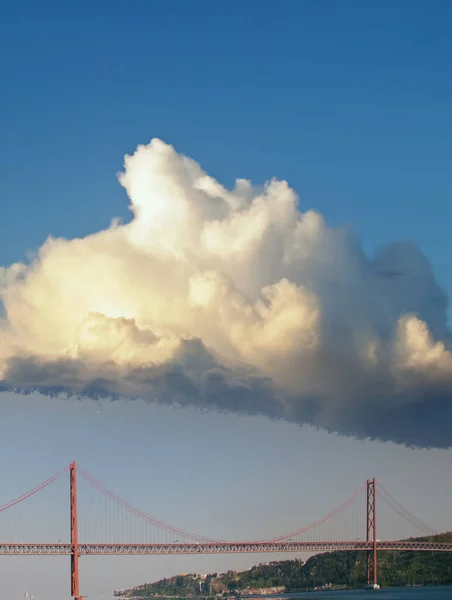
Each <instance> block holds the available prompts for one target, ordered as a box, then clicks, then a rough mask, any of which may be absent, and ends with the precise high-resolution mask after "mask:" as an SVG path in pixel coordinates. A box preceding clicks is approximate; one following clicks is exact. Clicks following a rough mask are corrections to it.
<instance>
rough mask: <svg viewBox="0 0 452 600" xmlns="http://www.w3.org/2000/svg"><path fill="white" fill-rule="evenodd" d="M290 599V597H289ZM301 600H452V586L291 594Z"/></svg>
mask: <svg viewBox="0 0 452 600" xmlns="http://www.w3.org/2000/svg"><path fill="white" fill-rule="evenodd" d="M288 597H289V595H288ZM290 597H291V598H300V600H302V599H303V600H308V599H311V598H312V600H430V599H431V600H452V586H445V587H442V586H441V587H440V586H438V587H436V586H432V587H413V588H383V589H381V590H377V591H373V590H353V591H344V592H342V591H340V592H306V593H302V594H290Z"/></svg>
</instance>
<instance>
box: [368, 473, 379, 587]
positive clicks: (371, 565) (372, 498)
mask: <svg viewBox="0 0 452 600" xmlns="http://www.w3.org/2000/svg"><path fill="white" fill-rule="evenodd" d="M376 500H377V482H376V480H375V477H374V478H373V479H368V480H367V508H366V516H367V519H366V521H367V527H366V541H367V543H368V544H369V543H370V542H372V548H369V550H368V551H367V565H366V566H367V569H366V571H367V585H370V584H371V583H373V584H374V585H377V569H378V567H377V504H376ZM372 571H373V581H371V574H372Z"/></svg>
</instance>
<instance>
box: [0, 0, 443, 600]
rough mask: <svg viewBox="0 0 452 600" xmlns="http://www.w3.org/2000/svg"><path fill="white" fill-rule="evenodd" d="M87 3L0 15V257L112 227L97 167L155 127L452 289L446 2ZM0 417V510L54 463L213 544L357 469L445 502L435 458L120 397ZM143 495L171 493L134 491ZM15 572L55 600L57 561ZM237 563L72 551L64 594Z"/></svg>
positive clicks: (346, 487) (432, 505)
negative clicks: (288, 189)
mask: <svg viewBox="0 0 452 600" xmlns="http://www.w3.org/2000/svg"><path fill="white" fill-rule="evenodd" d="M95 4H96V7H93V6H92V5H91V3H85V2H78V3H77V6H76V7H75V6H73V7H70V8H68V7H63V6H62V5H61V4H60V3H52V2H44V3H40V4H39V6H38V5H36V3H31V2H21V3H20V5H17V6H12V5H10V6H9V7H6V8H4V9H3V16H2V20H1V23H0V71H1V73H2V94H1V95H0V132H1V135H0V157H1V160H0V265H5V266H6V265H9V264H11V263H13V262H16V261H22V260H24V259H25V258H26V256H27V253H29V252H30V251H33V250H36V249H37V248H38V247H39V246H40V245H41V244H42V243H43V242H44V240H45V239H46V237H47V236H48V235H49V234H50V235H52V236H56V237H59V236H61V237H66V238H72V237H77V236H84V235H86V234H88V233H92V232H95V231H98V230H100V229H101V228H104V227H107V226H108V225H109V223H110V221H111V219H112V218H113V217H116V216H120V217H122V218H124V219H125V220H127V219H128V218H129V217H130V215H129V213H128V209H127V204H128V201H127V198H126V195H125V193H124V190H123V189H122V188H121V187H120V186H119V185H118V182H117V179H116V173H117V172H118V171H119V170H120V169H121V168H122V162H123V156H124V154H125V153H130V152H132V151H133V150H134V149H135V147H136V146H137V144H139V143H147V142H148V141H149V140H150V139H151V138H152V137H155V136H157V137H161V138H162V139H164V140H165V141H166V142H169V143H171V144H174V145H175V147H176V148H177V150H178V151H180V152H183V153H186V154H188V155H189V156H192V157H193V158H195V159H196V160H197V161H199V162H200V163H201V165H202V166H203V167H204V168H205V169H206V170H207V171H208V172H209V173H210V174H212V175H213V176H215V177H216V178H218V179H219V180H220V181H222V182H224V183H226V184H227V185H230V184H232V183H233V181H234V179H235V178H236V177H246V178H250V179H252V180H253V181H254V182H256V183H262V182H264V181H266V180H268V179H269V178H271V177H272V176H276V177H278V178H283V179H287V180H288V181H289V183H290V185H291V186H293V187H294V188H295V189H296V190H297V192H298V193H299V195H300V206H301V208H302V209H303V210H305V209H308V208H315V209H317V210H319V211H320V212H321V213H322V214H323V215H324V216H325V218H326V219H327V221H328V222H329V223H331V224H332V225H339V224H350V225H352V226H353V227H354V228H355V229H356V230H357V231H358V232H359V235H360V236H361V238H362V242H363V246H364V248H365V249H366V251H368V252H369V253H372V252H374V250H375V249H376V248H378V247H379V246H381V245H383V244H385V243H387V242H389V241H392V240H398V239H410V240H413V241H415V242H416V243H417V244H418V245H419V246H420V248H421V249H422V251H423V252H425V254H426V255H427V256H428V258H429V260H430V261H431V263H432V264H433V266H434V270H435V273H436V275H437V278H438V280H439V281H440V283H441V285H442V286H443V288H444V289H445V290H446V291H447V292H448V294H449V295H450V294H451V293H452V279H451V277H450V267H451V261H450V257H451V256H452V240H451V236H450V232H449V229H450V221H451V216H452V208H451V203H450V198H451V192H452V179H451V171H450V156H451V148H452V114H451V108H450V107H451V95H452V82H451V78H450V72H451V67H452V64H451V63H452V58H451V57H452V47H451V45H452V43H451V39H452V37H451V33H452V32H451V22H452V21H451V16H452V14H451V11H452V9H451V4H450V3H449V2H447V1H441V0H437V1H436V2H435V3H429V2H426V1H424V2H419V1H417V0H398V1H395V2H390V1H381V2H377V1H367V2H358V1H354V2H352V1H344V2H337V1H331V2H326V1H318V2H314V1H308V0H305V1H303V2H300V1H291V0H286V1H285V2H281V3H279V2H274V1H272V2H270V1H266V0H264V1H259V2H257V1H254V0H248V1H247V2H246V3H243V2H238V1H232V2H222V1H218V2H203V1H200V0H194V1H193V2H191V3H186V2H182V1H180V2H174V1H173V2H171V1H167V2H153V3H147V2H134V3H131V5H126V4H125V3H119V2H115V3H110V2H109V3H106V2H97V3H95ZM0 407H1V411H2V418H1V420H0V432H1V435H0V445H1V447H2V452H1V457H0V462H1V472H2V477H3V480H4V482H5V481H7V482H8V485H6V486H5V485H2V489H1V491H0V498H1V501H2V502H3V501H6V500H8V499H9V498H10V497H11V496H14V495H15V494H16V493H20V492H21V491H22V490H23V488H24V487H25V488H27V487H31V486H32V485H34V484H35V483H38V482H39V481H40V480H41V479H45V478H46V477H47V476H48V475H50V474H52V473H53V472H54V471H56V470H58V469H59V468H61V466H63V465H65V464H66V463H68V462H70V461H71V460H74V459H77V460H79V461H80V462H81V463H83V464H84V465H85V467H86V468H87V469H88V470H89V471H92V472H93V474H94V475H96V476H98V477H99V479H101V480H103V481H105V483H106V484H107V485H109V486H110V487H113V488H114V489H115V490H116V491H118V492H119V493H121V494H122V495H123V496H126V497H127V498H130V499H131V500H132V501H133V502H135V503H136V504H139V505H140V506H142V507H143V508H144V509H146V510H149V511H150V512H152V513H153V514H155V515H156V516H157V517H159V518H162V519H163V520H168V521H170V522H175V524H176V525H180V526H181V527H182V528H186V529H194V530H195V531H196V530H197V528H200V529H201V531H200V533H204V532H205V533H206V535H212V536H215V535H216V534H217V532H216V531H214V528H215V527H216V526H218V523H219V522H221V521H223V520H224V523H227V522H229V520H230V519H234V523H235V525H234V536H237V537H241V535H240V533H241V532H242V531H243V530H244V529H246V528H247V532H249V535H250V536H251V535H253V534H254V533H255V534H256V536H258V535H265V531H263V530H262V527H263V526H264V525H262V527H261V523H264V524H265V521H266V520H268V518H269V515H270V519H271V520H272V528H271V530H272V531H273V530H279V529H282V530H285V529H286V527H288V528H289V529H292V527H293V526H297V525H298V524H299V521H301V522H302V523H304V522H305V521H310V520H314V519H315V518H316V517H318V516H321V514H323V512H325V511H326V512H327V511H328V510H329V508H331V507H332V505H334V504H335V503H338V502H340V501H341V500H342V499H343V498H345V497H346V496H347V495H348V494H349V492H351V491H353V489H355V488H356V487H357V486H358V485H359V484H360V483H361V482H362V480H363V479H366V477H368V476H372V475H374V474H375V475H377V476H380V474H381V477H382V478H383V479H384V481H385V482H386V485H387V487H391V486H393V487H391V489H394V486H395V488H396V489H395V490H394V494H395V495H397V496H398V497H400V498H401V499H402V500H404V501H406V502H407V503H408V504H409V503H410V502H411V505H410V506H411V507H413V510H414V509H417V512H418V513H419V516H421V517H422V518H424V519H425V520H426V521H429V518H430V520H431V521H432V520H433V521H435V522H434V523H433V524H437V526H441V525H442V524H444V522H445V518H446V515H445V505H444V498H445V497H446V495H447V494H450V493H451V492H452V481H451V478H450V459H451V458H452V454H451V451H430V452H426V451H420V450H416V451H414V450H408V449H404V448H401V447H396V446H394V445H391V444H386V445H381V444H376V443H371V442H366V443H361V442H356V441H353V440H347V439H343V438H339V437H332V436H328V435H327V434H325V433H321V432H316V431H314V430H309V429H299V428H297V427H295V426H292V425H284V424H274V423H270V422H268V421H265V420H264V419H260V418H255V419H252V418H246V419H239V418H236V417H232V416H218V415H203V416H200V415H198V414H197V413H195V412H194V411H172V410H171V409H168V408H161V407H149V406H145V405H141V404H139V403H137V404H135V405H133V404H127V405H126V404H114V405H106V406H104V407H103V408H102V409H101V411H100V413H99V414H97V408H96V405H94V404H92V403H75V404H73V405H70V404H69V403H67V404H63V403H61V402H58V401H55V400H48V399H45V398H42V397H39V396H35V397H28V398H25V399H24V398H20V397H15V398H12V397H11V396H10V395H9V394H3V395H0ZM448 465H449V466H448ZM402 478H403V479H402ZM420 482H422V484H421V485H422V487H421V489H419V486H420ZM159 486H163V489H165V490H167V494H168V497H170V498H171V502H169V501H168V497H166V496H164V495H163V494H162V493H161V492H160V493H158V494H156V495H155V496H154V495H153V494H154V491H153V490H154V489H155V488H157V489H159ZM433 488H435V489H433ZM150 498H152V501H151V500H150ZM441 499H442V500H443V501H441ZM413 504H414V506H413ZM212 506H213V507H214V508H213V509H212ZM275 506H277V507H279V508H278V510H276V511H275V510H274V507H275ZM211 510H214V511H215V512H214V514H215V519H214V520H212V521H211V520H210V517H209V516H208V515H209V514H211V513H209V511H211ZM250 515H251V516H250ZM250 519H251V521H250ZM220 525H221V523H220ZM203 528H204V530H203ZM205 528H207V530H206V529H205ZM220 529H221V526H220ZM266 531H268V528H267V529H266ZM220 533H221V532H219V534H220ZM23 560H24V563H22V562H21V563H19V560H14V561H13V560H12V559H11V560H10V559H2V560H1V561H0V574H1V578H2V585H3V581H6V584H5V585H6V586H8V590H7V591H9V592H10V594H14V593H15V594H16V596H17V597H19V593H20V594H21V593H23V587H24V586H23V585H22V581H24V582H25V579H26V580H27V582H29V583H27V584H26V586H27V587H28V588H32V587H33V586H35V588H36V591H35V590H34V589H32V590H31V591H32V593H34V594H35V596H36V598H37V599H38V598H39V593H40V594H41V595H42V594H43V593H47V595H48V597H50V595H51V594H55V595H58V594H59V597H60V598H62V597H63V595H62V594H64V593H66V592H67V581H66V579H67V577H66V572H65V571H64V569H66V567H67V565H66V563H64V564H63V563H61V564H62V567H61V569H62V570H61V572H60V571H59V572H58V573H57V574H55V573H54V570H55V569H56V565H58V564H60V563H58V561H56V562H55V561H54V562H49V560H50V561H52V560H53V559H48V560H47V562H44V561H43V560H37V559H36V560H30V561H28V560H26V559H23ZM93 560H94V559H93ZM206 560H207V559H206ZM259 560H265V558H264V557H263V558H259V557H245V558H243V557H235V558H224V557H223V558H221V559H220V558H218V557H213V558H210V559H208V562H207V563H206V564H205V563H199V564H198V563H197V562H196V561H194V559H179V558H174V559H169V558H167V559H152V560H151V559H146V560H142V559H140V560H138V559H137V560H135V559H133V560H132V559H127V560H126V559H117V562H114V561H113V560H112V559H111V560H110V561H103V562H102V561H100V560H99V562H98V563H96V562H95V561H94V562H95V566H94V567H93V566H91V567H89V566H88V562H87V561H83V569H85V562H86V564H87V566H86V572H85V571H84V573H86V574H85V575H84V580H83V586H84V587H83V591H84V592H86V593H89V595H90V597H93V596H94V594H95V593H100V592H101V591H102V592H104V593H106V592H108V591H109V590H111V589H112V587H115V586H119V585H121V584H122V583H123V584H124V585H133V584H134V583H136V584H138V583H140V582H142V581H145V580H149V579H153V578H156V577H159V576H161V575H168V574H172V573H175V572H178V571H185V570H187V569H188V567H187V565H190V568H192V569H194V570H200V571H206V570H208V569H210V566H211V565H212V568H214V569H215V570H222V568H223V565H224V568H227V567H228V566H229V565H233V566H241V565H243V566H249V565H250V564H252V563H253V562H258V561H259ZM190 561H191V562H190ZM101 563H102V564H101ZM22 565H28V566H27V567H26V568H25V566H22ZM96 565H100V566H99V567H98V569H99V571H98V572H96V568H97V567H96ZM114 565H118V567H116V566H114ZM15 569H17V571H15ZM23 569H24V570H23ZM25 569H29V570H28V571H26V570H25ZM113 569H114V572H113V573H112V572H111V570H113ZM61 573H63V575H61ZM53 579H55V581H53ZM61 586H62V587H61ZM14 597H15V596H14ZM11 598H12V597H11Z"/></svg>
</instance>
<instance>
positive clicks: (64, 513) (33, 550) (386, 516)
mask: <svg viewBox="0 0 452 600" xmlns="http://www.w3.org/2000/svg"><path fill="white" fill-rule="evenodd" d="M67 474H69V486H68V483H67V480H66V478H65V477H64V475H66V476H67ZM80 481H83V483H84V486H85V487H84V489H83V490H82V493H80V486H79V483H80ZM58 483H60V485H61V483H62V484H63V485H64V487H65V488H66V494H67V486H68V487H69V510H67V505H66V510H61V511H60V512H59V511H58V510H56V509H54V508H52V509H49V507H50V506H53V504H54V503H52V501H51V497H49V496H48V494H49V493H50V492H51V491H52V490H53V491H54V488H55V486H56V485H57V484H58ZM49 490H50V492H49ZM93 496H94V497H95V498H96V499H97V500H99V499H100V500H101V504H100V505H99V504H98V503H97V505H96V503H95V502H93ZM36 498H40V499H41V503H42V504H41V505H38V506H36V505H35V504H34V503H33V500H34V499H36ZM66 498H67V496H66ZM377 499H378V505H379V507H380V508H379V513H378V514H379V521H378V523H379V531H380V532H382V533H380V538H381V539H379V538H378V537H377ZM24 509H25V510H24ZM57 522H59V523H60V526H62V528H61V531H63V527H64V533H65V535H66V538H65V535H63V536H62V537H61V539H58V541H55V538H53V541H52V539H46V538H48V537H49V530H50V531H51V532H53V531H54V530H55V526H56V525H55V524H56V523H57ZM62 522H63V523H62ZM32 523H35V524H36V523H37V524H38V528H37V529H38V531H37V532H35V534H34V537H35V538H36V541H33V540H32V539H31V538H30V537H29V536H30V533H29V532H30V526H31V524H32ZM59 531H60V529H59ZM52 535H54V533H53V534H52ZM2 540H3V541H2ZM24 540H26V541H24ZM334 550H342V551H352V550H353V551H355V550H360V551H363V552H365V553H366V556H367V565H366V566H367V583H368V584H369V585H377V569H378V560H377V558H378V551H379V550H393V551H396V550H409V551H424V552H425V551H429V552H452V533H442V532H441V531H440V530H438V529H435V528H433V527H431V526H429V525H427V523H425V522H424V521H422V520H421V519H419V518H418V517H417V516H415V515H414V514H413V513H412V512H410V511H409V510H408V509H407V508H405V506H404V505H403V504H401V503H400V502H399V501H398V500H397V499H396V498H395V497H394V496H393V495H392V494H391V493H390V492H389V491H388V490H387V489H386V488H385V487H384V486H383V485H382V484H381V483H379V484H378V485H377V482H376V480H375V479H369V480H367V481H366V482H364V483H363V485H361V486H360V487H359V488H358V489H357V490H356V491H355V492H354V493H353V494H352V495H351V496H350V497H349V498H347V499H346V500H345V502H343V503H342V504H341V505H340V506H338V507H337V508H335V509H334V510H332V511H331V512H329V513H328V514H327V515H325V516H324V517H322V518H320V519H319V520H317V521H315V522H314V523H311V524H310V525H308V526H305V527H302V528H299V529H296V530H294V531H291V532H288V533H285V534H282V535H279V536H274V537H269V538H265V539H261V540H254V541H229V540H223V539H215V538H210V537H205V536H202V535H198V534H195V533H190V532H188V531H185V530H183V529H180V528H178V527H174V526H172V525H169V524H167V523H164V522H162V521H160V520H158V519H156V518H155V517H153V516H151V515H149V514H147V513H146V512H144V511H143V510H141V509H139V508H137V507H135V506H133V505H132V504H130V503H129V502H127V501H126V500H125V499H124V498H122V497H121V496H118V495H117V494H115V493H114V492H113V491H111V490H110V489H108V488H107V487H105V486H104V485H103V484H102V483H101V482H100V481H98V480H97V479H96V478H95V477H93V476H92V475H90V474H89V473H88V472H87V471H85V470H84V469H83V468H81V467H80V466H78V465H77V464H76V463H75V462H74V463H72V464H70V465H69V466H67V467H66V468H64V469H62V470H61V471H60V472H58V473H56V474H55V475H53V476H52V477H50V478H49V479H47V480H46V481H44V482H43V483H41V484H39V485H37V486H36V487H34V488H33V489H31V490H29V491H28V492H26V493H24V494H22V495H21V496H19V497H17V498H15V499H14V500H12V501H10V502H8V503H6V504H4V505H3V506H0V555H3V556H6V555H16V556H17V555H19V556H30V555H41V556H42V555H44V556H60V555H67V556H69V557H70V561H71V596H73V597H74V598H75V600H82V598H84V596H81V595H80V591H79V590H80V584H79V559H80V558H82V557H86V556H99V555H109V556H117V555H157V554H177V555H182V554H227V553H280V552H287V553H302V552H309V553H316V552H330V551H334Z"/></svg>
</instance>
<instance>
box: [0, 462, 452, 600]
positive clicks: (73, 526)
mask: <svg viewBox="0 0 452 600" xmlns="http://www.w3.org/2000/svg"><path fill="white" fill-rule="evenodd" d="M67 470H69V482H70V484H69V485H70V534H71V539H70V543H69V544H68V543H61V542H58V543H55V544H52V543H46V544H39V543H1V542H0V555H3V556H5V555H16V556H28V555H41V556H60V555H69V556H70V558H71V595H72V596H73V598H74V600H83V598H85V597H86V596H80V590H79V558H80V556H96V555H97V556H99V555H108V556H114V555H157V554H229V553H266V552H270V553H276V552H313V553H315V552H332V551H334V550H342V551H354V550H360V551H364V552H366V553H367V573H366V575H367V583H368V584H372V583H374V584H377V569H378V563H377V551H378V550H394V551H397V550H410V551H417V552H423V551H428V552H452V538H451V542H445V541H444V542H435V541H419V540H406V539H405V540H394V541H381V540H377V511H376V497H377V493H378V494H380V496H381V497H382V498H383V500H385V502H389V504H390V505H391V506H392V508H394V510H396V512H398V514H400V515H401V516H402V517H404V518H405V519H407V520H408V521H410V522H411V523H412V524H415V525H417V526H418V527H420V528H421V529H423V530H424V533H425V534H427V535H433V534H438V533H439V531H436V530H433V529H432V528H430V527H429V526H427V525H426V524H425V523H423V521H420V520H419V519H418V518H417V517H415V516H414V515H413V514H412V513H410V512H409V511H407V509H405V508H404V507H403V505H401V504H400V503H399V502H397V501H396V500H395V498H393V497H392V496H391V495H390V494H389V492H387V490H385V489H384V488H383V487H381V486H379V488H378V489H377V483H376V480H375V478H374V479H368V480H367V483H366V484H364V485H362V486H361V487H360V488H359V490H357V491H356V492H355V493H354V494H353V495H352V496H351V497H350V498H349V499H348V500H346V501H345V502H344V503H343V504H342V505H341V506H340V507H338V508H337V509H335V510H334V511H332V512H331V513H329V514H328V515H327V516H326V517H323V518H322V519H320V520H319V521H316V522H315V523H313V524H312V525H310V526H308V527H305V528H303V529H300V530H297V531H296V532H292V534H286V535H283V536H279V537H276V538H271V539H267V540H259V541H254V542H249V541H245V542H230V541H219V540H212V539H209V538H205V537H204V538H203V537H201V536H199V535H196V534H188V533H186V532H183V531H182V530H180V529H176V528H174V527H172V526H170V525H167V524H165V523H162V522H160V521H157V520H156V519H154V518H153V517H150V516H149V515H146V514H145V513H143V512H142V511H140V510H139V509H137V508H135V507H133V506H131V505H130V504H129V503H128V502H126V501H125V500H123V499H122V498H120V497H119V496H117V495H116V494H114V493H113V492H111V491H110V490H108V489H107V488H105V487H104V486H103V485H102V484H101V483H100V482H98V481H97V480H96V479H94V478H93V477H92V476H91V475H89V474H88V473H86V472H85V471H84V470H83V469H78V467H77V464H76V463H75V462H73V463H71V465H70V466H69V467H66V468H65V469H63V470H62V471H60V472H59V473H57V474H56V475H54V476H53V477H51V478H50V479H48V480H47V481H45V482H44V483H43V484H41V485H39V486H37V487H35V488H33V490H30V491H29V492H27V493H26V494H23V495H22V496H19V497H18V498H16V499H15V500H13V501H12V502H9V503H8V504H5V505H4V506H1V507H0V513H1V512H3V511H5V510H7V509H8V508H10V507H12V506H15V505H16V504H19V503H20V502H22V501H23V500H25V499H26V498H29V497H30V496H32V495H34V494H35V493H37V492H39V491H40V490H41V489H43V488H44V487H47V486H48V485H49V484H50V483H52V482H53V481H55V480H56V479H57V478H58V477H60V476H61V475H62V474H63V473H65V472H66V471H67ZM78 473H79V474H80V475H81V476H82V477H84V478H85V479H86V480H87V481H88V482H89V483H90V484H91V485H92V486H93V487H95V488H96V489H97V490H98V491H100V492H101V493H102V494H104V495H105V496H107V497H108V498H110V499H111V500H113V501H114V502H115V503H117V504H119V505H120V506H122V507H123V508H124V509H126V510H128V511H129V512H131V513H132V514H134V515H136V516H137V517H139V518H142V519H143V520H144V521H147V522H150V523H152V524H154V525H157V526H159V527H162V528H163V529H165V530H167V531H171V532H172V533H181V534H183V535H184V536H185V537H187V538H188V539H189V540H190V541H188V542H185V543H180V542H179V543H173V544H165V543H164V544H152V543H151V544H124V543H116V544H89V543H83V544H80V543H79V540H78V513H77V474H78ZM380 487H381V489H380ZM365 489H366V490H367V503H366V541H361V540H355V541H350V540H348V541H329V540H327V541H310V542H309V541H303V542H296V541H293V540H292V539H290V538H291V537H292V535H295V534H296V535H298V534H300V533H306V532H307V531H309V530H310V529H313V528H314V527H316V526H317V525H320V524H323V523H325V522H326V521H328V520H329V518H330V517H331V516H333V515H335V514H337V513H338V512H340V511H341V510H342V509H343V508H345V507H346V506H348V505H349V504H350V502H351V501H352V500H353V499H355V498H356V497H358V496H359V495H360V494H361V493H364V490H365ZM427 539H428V538H427ZM446 539H447V538H446ZM372 579H373V582H372Z"/></svg>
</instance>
